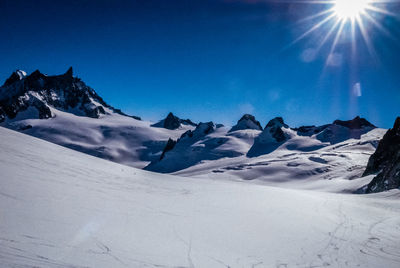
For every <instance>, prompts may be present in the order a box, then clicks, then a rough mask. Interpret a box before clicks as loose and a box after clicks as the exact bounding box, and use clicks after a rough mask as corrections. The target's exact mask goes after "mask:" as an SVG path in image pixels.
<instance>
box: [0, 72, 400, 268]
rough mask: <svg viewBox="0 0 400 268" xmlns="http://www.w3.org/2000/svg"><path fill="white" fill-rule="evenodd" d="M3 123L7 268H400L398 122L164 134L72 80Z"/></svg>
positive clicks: (0, 207)
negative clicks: (387, 127) (389, 126)
mask: <svg viewBox="0 0 400 268" xmlns="http://www.w3.org/2000/svg"><path fill="white" fill-rule="evenodd" d="M0 115H1V117H0V118H1V120H0V121H1V122H0V136H1V139H0V151H1V153H0V170H1V175H0V212H1V220H0V266H1V267H93V268H94V267H96V268H97V267H105V268H108V267H143V268H144V267H366V268H375V267H388V268H392V267H393V268H397V267H399V263H400V255H399V252H400V244H399V242H398V241H399V239H400V232H399V226H400V218H399V217H398V215H399V212H400V202H399V200H400V191H399V187H400V176H399V174H400V165H399V163H400V118H398V119H397V120H396V122H395V124H394V126H393V128H392V129H390V130H385V129H381V128H377V127H375V126H374V125H373V124H371V123H369V122H368V121H367V120H365V119H363V118H360V117H356V118H354V119H352V120H348V121H342V120H336V121H334V122H332V123H331V124H326V125H322V126H302V127H298V128H292V127H290V126H289V125H288V124H287V123H285V121H284V119H283V118H281V117H276V118H273V119H271V120H270V121H269V122H268V123H267V124H266V125H265V127H264V128H263V127H262V125H261V123H260V122H259V121H257V119H256V118H255V117H254V116H252V115H249V114H246V115H244V116H243V117H242V118H240V119H239V121H238V122H237V124H236V125H234V126H232V127H229V126H223V125H221V124H216V123H214V122H205V123H204V122H199V123H194V122H192V121H191V120H189V119H181V118H179V117H177V116H175V115H173V114H172V113H170V114H168V115H167V117H166V118H165V119H162V120H160V121H159V122H157V123H153V122H148V121H143V120H141V119H140V118H139V117H137V116H129V115H126V114H124V113H123V112H121V111H120V110H118V109H116V108H114V107H112V106H110V105H108V104H107V103H106V102H105V101H104V100H102V98H101V97H100V96H99V95H98V94H97V93H96V92H95V91H94V90H93V89H92V88H90V87H88V86H87V85H86V84H85V83H84V82H83V81H82V80H81V79H79V78H76V77H74V76H73V73H72V69H69V70H68V71H67V72H66V73H65V74H62V75H58V76H47V75H44V74H41V73H40V72H39V71H35V72H33V73H32V74H30V75H26V73H25V72H23V71H16V72H14V73H13V74H12V75H11V76H10V78H9V79H7V81H6V82H5V83H4V85H3V86H2V87H0ZM26 134H27V135H26ZM32 136H33V137H32ZM60 145H61V146H60ZM66 147H67V148H66ZM93 156H96V157H93ZM102 158H103V159H102ZM106 160H112V161H106ZM139 168H140V169H139ZM161 173H169V174H161ZM354 193H369V194H354Z"/></svg>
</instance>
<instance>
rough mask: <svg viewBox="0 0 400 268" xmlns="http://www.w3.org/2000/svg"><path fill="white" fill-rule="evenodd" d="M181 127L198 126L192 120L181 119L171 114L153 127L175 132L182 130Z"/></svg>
mask: <svg viewBox="0 0 400 268" xmlns="http://www.w3.org/2000/svg"><path fill="white" fill-rule="evenodd" d="M181 125H190V126H197V124H195V123H193V122H192V121H191V120H190V119H180V118H179V117H177V116H175V115H174V114H173V113H171V112H170V113H169V114H168V115H167V117H166V118H165V119H163V120H161V121H159V122H158V123H156V124H153V125H152V126H153V127H162V128H166V129H170V130H175V129H178V128H180V127H181Z"/></svg>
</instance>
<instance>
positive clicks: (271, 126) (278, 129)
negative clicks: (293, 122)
mask: <svg viewBox="0 0 400 268" xmlns="http://www.w3.org/2000/svg"><path fill="white" fill-rule="evenodd" d="M282 127H284V128H289V126H288V125H286V124H285V122H283V118H282V117H275V118H274V119H272V120H270V121H269V122H268V124H267V126H266V127H265V130H268V132H269V133H270V134H271V136H272V137H273V138H274V139H275V140H276V141H277V142H282V141H285V140H286V139H287V137H286V136H285V134H284V133H283V131H282Z"/></svg>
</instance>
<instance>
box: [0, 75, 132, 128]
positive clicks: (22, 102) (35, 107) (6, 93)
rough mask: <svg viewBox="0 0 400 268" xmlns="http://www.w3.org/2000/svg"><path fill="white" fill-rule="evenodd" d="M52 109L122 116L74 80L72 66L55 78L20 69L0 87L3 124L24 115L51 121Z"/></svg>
mask: <svg viewBox="0 0 400 268" xmlns="http://www.w3.org/2000/svg"><path fill="white" fill-rule="evenodd" d="M52 108H53V109H57V110H61V111H65V112H69V113H72V114H75V115H78V116H86V117H91V118H99V117H100V116H101V115H105V114H110V113H118V114H123V113H122V112H121V111H120V110H118V109H115V108H114V107H112V106H110V105H108V104H107V103H106V102H105V101H104V100H103V99H102V98H101V97H100V96H99V95H98V94H97V93H96V92H95V91H94V89H92V88H90V87H89V86H87V85H86V84H85V83H84V82H83V81H82V80H81V79H79V78H77V77H74V76H73V70H72V67H70V68H69V69H68V70H67V72H66V73H64V74H62V75H53V76H47V75H45V74H42V73H41V72H40V71H39V70H36V71H34V72H33V73H31V74H30V75H26V73H25V72H24V71H20V70H19V71H16V72H14V73H13V74H12V75H11V76H10V78H8V79H7V80H6V82H5V83H4V85H3V86H1V87H0V122H2V121H4V120H5V119H7V118H8V119H14V118H15V117H16V116H17V115H18V114H20V113H22V112H23V113H24V115H23V116H24V118H39V119H46V118H51V117H53V116H54V113H53V112H52ZM123 115H124V114H123ZM134 118H135V119H140V118H138V117H134Z"/></svg>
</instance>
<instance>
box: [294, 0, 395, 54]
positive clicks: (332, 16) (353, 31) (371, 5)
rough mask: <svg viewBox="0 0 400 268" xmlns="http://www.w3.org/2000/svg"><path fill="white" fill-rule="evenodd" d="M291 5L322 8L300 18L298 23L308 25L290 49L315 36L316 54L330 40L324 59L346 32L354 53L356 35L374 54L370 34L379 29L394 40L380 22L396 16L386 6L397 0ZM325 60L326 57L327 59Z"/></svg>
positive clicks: (333, 0)
mask: <svg viewBox="0 0 400 268" xmlns="http://www.w3.org/2000/svg"><path fill="white" fill-rule="evenodd" d="M289 2H290V3H293V4H307V5H323V6H324V7H325V6H326V8H324V9H323V10H322V11H320V12H318V13H316V14H312V15H310V16H308V17H305V18H303V19H301V20H300V21H299V22H298V23H299V24H301V23H308V22H311V23H312V24H311V25H310V26H309V28H308V29H306V30H305V31H304V32H303V33H301V34H300V35H299V36H298V37H297V38H295V40H294V41H293V42H292V43H291V44H290V45H289V47H290V46H292V45H294V44H296V43H298V42H299V41H301V40H303V39H305V38H307V37H309V36H310V35H312V34H318V36H320V41H319V42H318V44H316V50H317V52H318V51H319V50H320V49H321V48H322V47H323V46H324V45H326V44H327V43H328V41H332V43H331V47H330V49H329V54H328V57H329V56H330V55H331V54H332V53H334V51H335V49H336V47H337V45H338V43H339V42H340V40H341V38H342V37H343V36H344V34H345V33H346V34H347V35H348V36H349V38H350V40H351V48H352V51H353V52H355V51H356V50H357V45H356V42H357V39H358V35H360V36H361V38H362V40H363V42H364V43H365V45H366V47H367V49H368V51H369V53H370V54H371V55H372V56H375V55H376V52H375V49H374V46H373V42H372V40H371V37H370V31H372V30H375V29H377V30H379V31H380V32H381V33H384V34H385V35H386V36H388V37H391V38H392V39H395V37H394V36H392V35H391V33H390V31H389V30H388V29H387V28H386V27H385V26H384V24H383V23H382V22H381V19H382V18H383V17H385V16H392V17H399V14H395V13H392V12H391V11H390V9H389V8H388V7H390V5H391V4H396V3H397V4H400V0H315V1H312V0H306V1H289ZM328 57H327V58H328Z"/></svg>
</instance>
